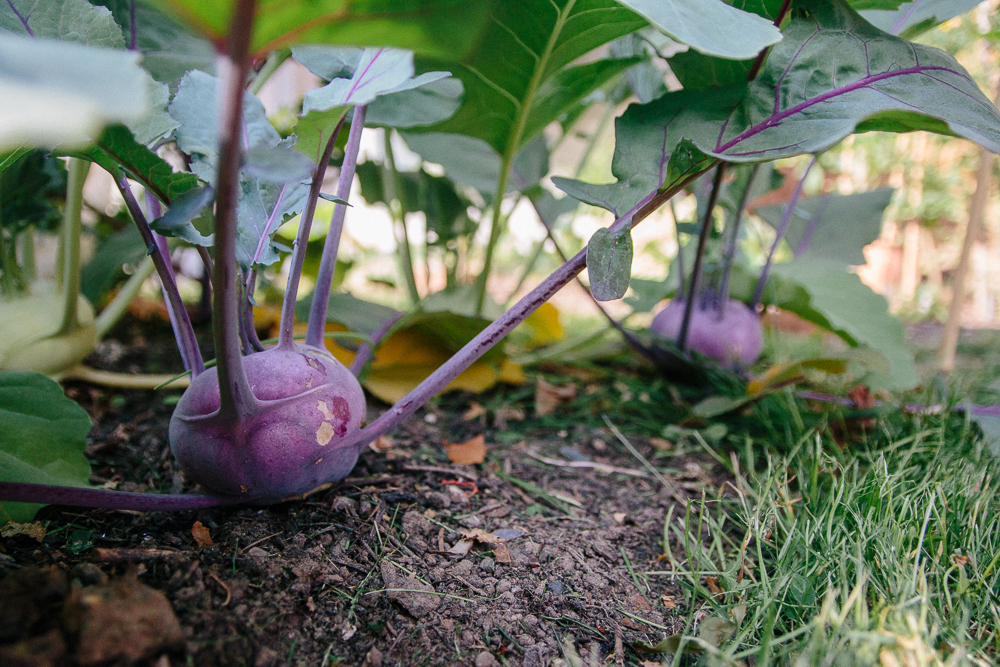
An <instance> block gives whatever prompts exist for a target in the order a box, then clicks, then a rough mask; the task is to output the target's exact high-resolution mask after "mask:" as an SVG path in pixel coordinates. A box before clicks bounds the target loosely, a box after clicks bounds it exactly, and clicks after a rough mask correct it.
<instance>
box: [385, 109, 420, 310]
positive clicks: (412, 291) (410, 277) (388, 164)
mask: <svg viewBox="0 0 1000 667" xmlns="http://www.w3.org/2000/svg"><path fill="white" fill-rule="evenodd" d="M382 137H383V146H384V147H385V168H386V170H387V171H388V172H389V174H388V176H389V178H387V179H385V198H386V200H387V201H388V202H389V210H390V211H391V212H392V226H393V231H394V232H395V234H396V252H397V253H398V254H399V265H400V266H399V268H400V270H401V271H402V272H403V280H405V281H406V291H407V293H408V294H409V297H410V305H411V306H416V305H417V304H418V303H420V292H419V291H418V290H417V278H416V276H415V275H414V273H413V255H412V253H411V252H410V238H409V235H408V234H407V233H406V207H405V206H404V205H403V195H402V193H403V179H402V178H401V177H400V175H399V170H398V169H396V158H395V156H394V155H393V153H392V130H390V129H388V128H386V129H385V130H383V131H382Z"/></svg>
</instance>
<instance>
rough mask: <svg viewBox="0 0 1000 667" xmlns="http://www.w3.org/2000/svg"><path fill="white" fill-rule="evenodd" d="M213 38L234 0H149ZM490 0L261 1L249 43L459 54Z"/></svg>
mask: <svg viewBox="0 0 1000 667" xmlns="http://www.w3.org/2000/svg"><path fill="white" fill-rule="evenodd" d="M149 1H150V3H151V4H153V5H155V6H157V7H158V8H160V9H162V10H163V11H164V12H166V13H167V14H169V15H171V16H173V17H175V18H176V19H177V20H179V21H181V22H182V23H184V24H185V25H187V26H188V27H189V28H191V29H192V30H194V31H195V32H197V33H198V34H200V35H202V36H203V37H205V38H206V39H209V40H211V41H213V42H217V43H218V42H222V41H223V40H224V39H225V36H226V35H227V34H228V31H229V24H230V17H231V15H232V7H233V2H232V0H149ZM492 4H493V3H492V2H489V1H487V0H393V1H392V2H387V1H386V0H322V1H317V0H281V1H279V2H275V1H271V2H260V3H258V7H257V17H256V21H255V23H254V29H253V38H252V40H251V44H250V48H251V50H252V51H253V52H255V53H258V54H259V53H265V52H267V51H273V50H275V49H278V48H280V47H282V46H290V45H292V44H301V43H308V42H315V43H326V44H350V45H356V46H371V45H381V46H397V47H400V48H404V49H412V50H414V51H417V52H418V53H426V54H429V55H435V56H444V57H457V56H460V55H461V54H463V53H465V52H466V51H467V50H468V49H469V48H470V47H471V46H472V44H473V43H474V42H475V40H476V38H477V36H478V33H479V29H480V27H481V26H482V25H483V23H484V22H485V21H486V19H487V16H488V15H489V11H490V8H491V6H492Z"/></svg>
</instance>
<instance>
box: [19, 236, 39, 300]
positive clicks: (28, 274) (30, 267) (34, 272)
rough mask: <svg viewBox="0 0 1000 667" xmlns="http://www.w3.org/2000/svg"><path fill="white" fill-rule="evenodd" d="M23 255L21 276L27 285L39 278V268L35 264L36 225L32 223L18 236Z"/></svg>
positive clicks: (29, 285) (21, 254)
mask: <svg viewBox="0 0 1000 667" xmlns="http://www.w3.org/2000/svg"><path fill="white" fill-rule="evenodd" d="M17 240H18V241H19V245H20V246H21V247H20V253H19V254H20V256H21V277H22V279H23V280H24V283H25V286H26V287H29V288H30V287H31V284H32V283H34V282H35V281H36V280H38V268H37V266H36V265H35V226H34V225H31V226H30V227H28V228H27V229H25V230H24V231H23V232H21V234H20V235H19V236H18V238H17Z"/></svg>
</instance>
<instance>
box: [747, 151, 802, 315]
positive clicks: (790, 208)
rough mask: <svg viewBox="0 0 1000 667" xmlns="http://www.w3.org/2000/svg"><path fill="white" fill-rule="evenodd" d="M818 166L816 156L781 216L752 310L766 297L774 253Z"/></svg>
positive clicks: (755, 291) (758, 282) (759, 280)
mask: <svg viewBox="0 0 1000 667" xmlns="http://www.w3.org/2000/svg"><path fill="white" fill-rule="evenodd" d="M815 164H816V156H815V155H814V156H813V159H812V161H811V162H810V163H809V166H808V167H806V171H805V173H804V174H802V178H801V179H799V182H798V184H797V185H796V186H795V191H794V192H792V196H791V197H789V198H788V203H786V204H785V210H784V212H783V213H782V214H781V221H780V222H779V223H778V229H777V230H775V233H774V243H772V244H771V252H769V253H767V262H765V263H764V268H763V270H762V271H761V272H760V279H758V280H757V289H755V290H754V293H753V302H752V303H751V304H750V307H751V308H757V306H759V305H760V300H761V298H762V297H763V296H764V287H765V286H766V285H767V279H768V278H769V277H770V275H771V263H772V262H773V260H774V252H775V251H776V250H777V249H778V244H779V243H781V239H783V238H785V232H786V231H788V223H789V222H791V220H792V213H794V212H795V207H796V205H798V203H799V198H800V197H801V196H802V186H804V185H805V183H806V177H807V176H808V175H809V172H810V171H812V168H813V166H814V165H815Z"/></svg>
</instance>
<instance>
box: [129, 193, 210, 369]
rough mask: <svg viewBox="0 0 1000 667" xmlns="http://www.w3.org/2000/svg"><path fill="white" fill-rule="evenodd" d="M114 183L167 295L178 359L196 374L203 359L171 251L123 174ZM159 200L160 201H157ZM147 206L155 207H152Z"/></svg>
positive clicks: (200, 367) (201, 367)
mask: <svg viewBox="0 0 1000 667" xmlns="http://www.w3.org/2000/svg"><path fill="white" fill-rule="evenodd" d="M115 185H117V186H118V191H119V192H121V195H122V198H123V199H124V200H125V207H126V208H128V211H129V213H130V214H131V215H132V219H133V220H134V221H135V226H136V227H138V228H139V234H140V235H141V236H142V240H143V243H145V244H146V249H147V251H148V252H149V255H150V257H151V258H152V260H153V266H154V267H155V268H156V275H157V276H158V277H159V279H160V286H161V287H162V288H163V293H164V294H165V295H166V302H167V308H168V312H169V313H170V324H171V326H173V329H174V337H175V338H176V339H177V346H178V350H179V351H180V353H181V360H182V361H183V362H184V369H185V370H188V371H191V376H192V377H197V376H198V375H199V374H201V372H202V371H203V370H205V363H204V361H203V360H202V358H201V352H200V351H199V350H198V340H197V338H195V335H194V328H193V327H192V326H191V318H190V317H189V316H188V312H187V309H186V308H185V307H184V301H183V300H182V299H181V294H180V292H178V291H177V282H176V280H174V270H173V267H172V266H170V254H169V253H166V252H164V251H162V250H161V248H160V245H159V244H158V243H157V240H156V236H155V235H154V232H153V230H152V229H150V227H149V222H147V221H146V215H145V213H143V212H142V208H141V207H140V206H139V202H138V201H136V198H135V195H134V194H132V187H131V186H130V185H129V183H128V179H127V178H125V175H124V174H122V175H121V176H119V177H118V178H116V179H115ZM149 201H150V202H152V201H154V199H153V197H150V198H149ZM158 204H159V202H157V205H158ZM150 210H151V211H152V210H155V209H152V208H151V209H150ZM164 241H165V239H164Z"/></svg>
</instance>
